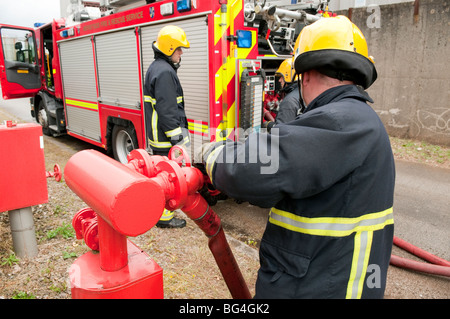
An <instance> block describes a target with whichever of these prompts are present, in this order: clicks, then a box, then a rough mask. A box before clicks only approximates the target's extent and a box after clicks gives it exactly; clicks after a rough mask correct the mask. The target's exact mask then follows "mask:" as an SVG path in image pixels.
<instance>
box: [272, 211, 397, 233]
mask: <svg viewBox="0 0 450 319" xmlns="http://www.w3.org/2000/svg"><path fill="white" fill-rule="evenodd" d="M269 221H270V222H271V223H272V224H274V225H278V226H280V227H283V228H286V229H289V230H292V231H295V232H300V233H304V234H309V235H318V236H333V237H345V236H348V235H350V234H352V233H355V232H361V231H375V230H378V229H382V228H384V227H385V226H386V225H390V224H393V223H394V216H393V209H392V207H391V208H388V209H386V210H384V211H382V212H377V213H371V214H366V215H363V216H360V217H355V218H346V217H315V218H309V217H302V216H298V215H295V214H292V213H289V212H285V211H282V210H279V209H276V208H272V209H271V211H270V217H269Z"/></svg>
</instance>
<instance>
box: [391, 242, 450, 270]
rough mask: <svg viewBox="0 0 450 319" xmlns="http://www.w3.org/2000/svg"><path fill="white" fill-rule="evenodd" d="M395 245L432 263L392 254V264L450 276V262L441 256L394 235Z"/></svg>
mask: <svg viewBox="0 0 450 319" xmlns="http://www.w3.org/2000/svg"><path fill="white" fill-rule="evenodd" d="M394 245H396V246H398V247H400V248H402V249H404V250H406V251H408V252H410V253H411V254H413V255H415V256H417V257H420V258H422V259H424V260H426V261H429V262H431V264H428V263H424V262H419V261H414V260H411V259H407V258H402V257H399V256H396V255H391V261H390V263H391V265H394V266H397V267H401V268H406V269H411V270H415V271H419V272H424V273H428V274H433V275H439V276H446V277H450V262H449V261H447V260H445V259H442V258H439V257H437V256H435V255H433V254H431V253H429V252H427V251H425V250H423V249H421V248H419V247H416V246H414V245H412V244H410V243H408V242H406V241H405V240H403V239H400V238H398V237H396V236H394Z"/></svg>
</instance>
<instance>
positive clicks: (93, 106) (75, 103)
mask: <svg viewBox="0 0 450 319" xmlns="http://www.w3.org/2000/svg"><path fill="white" fill-rule="evenodd" d="M66 104H69V105H73V106H80V107H84V108H87V109H92V110H98V105H97V103H90V102H83V101H76V100H71V99H66Z"/></svg>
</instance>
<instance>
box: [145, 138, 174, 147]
mask: <svg viewBox="0 0 450 319" xmlns="http://www.w3.org/2000/svg"><path fill="white" fill-rule="evenodd" d="M148 143H149V144H150V145H151V146H153V147H158V148H171V147H172V144H171V143H170V142H155V141H152V140H151V139H148Z"/></svg>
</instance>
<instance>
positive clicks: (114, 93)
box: [95, 29, 140, 109]
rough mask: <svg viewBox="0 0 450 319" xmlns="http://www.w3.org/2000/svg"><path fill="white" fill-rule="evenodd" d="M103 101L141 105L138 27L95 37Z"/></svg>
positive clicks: (100, 94)
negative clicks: (135, 29) (136, 32)
mask: <svg viewBox="0 0 450 319" xmlns="http://www.w3.org/2000/svg"><path fill="white" fill-rule="evenodd" d="M95 50H96V54H97V67H98V86H99V98H98V99H99V102H100V103H103V104H107V105H114V106H120V107H124V108H130V109H138V108H140V97H139V94H140V93H139V65H138V56H137V44H136V34H135V32H134V29H128V30H123V31H119V32H112V33H106V34H101V35H98V36H96V37H95Z"/></svg>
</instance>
